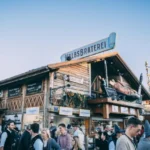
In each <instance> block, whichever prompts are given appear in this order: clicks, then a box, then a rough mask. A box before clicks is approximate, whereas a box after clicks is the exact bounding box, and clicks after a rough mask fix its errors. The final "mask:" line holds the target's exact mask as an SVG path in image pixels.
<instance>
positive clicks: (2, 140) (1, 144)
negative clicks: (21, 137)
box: [0, 129, 11, 147]
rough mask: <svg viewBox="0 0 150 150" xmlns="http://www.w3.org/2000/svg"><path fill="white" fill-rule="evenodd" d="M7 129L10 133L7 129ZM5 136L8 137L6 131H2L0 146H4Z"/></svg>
mask: <svg viewBox="0 0 150 150" xmlns="http://www.w3.org/2000/svg"><path fill="white" fill-rule="evenodd" d="M7 130H8V131H9V132H10V133H11V131H10V130H9V129H7ZM7 137H8V135H7V132H3V133H2V136H1V140H0V147H4V145H5V142H6V139H7Z"/></svg>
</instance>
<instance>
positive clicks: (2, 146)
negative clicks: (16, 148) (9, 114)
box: [0, 120, 15, 150]
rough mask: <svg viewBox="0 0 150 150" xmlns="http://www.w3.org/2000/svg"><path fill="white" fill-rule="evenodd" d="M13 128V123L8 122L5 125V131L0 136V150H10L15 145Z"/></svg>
mask: <svg viewBox="0 0 150 150" xmlns="http://www.w3.org/2000/svg"><path fill="white" fill-rule="evenodd" d="M14 128H15V123H14V121H12V120H10V121H9V122H8V123H7V126H6V130H5V131H4V132H3V133H2V135H1V141H0V150H12V146H13V144H14V143H15V136H14V135H15V134H14Z"/></svg>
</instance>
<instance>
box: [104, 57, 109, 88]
mask: <svg viewBox="0 0 150 150" xmlns="http://www.w3.org/2000/svg"><path fill="white" fill-rule="evenodd" d="M104 67H105V78H106V87H108V71H107V61H106V60H104Z"/></svg>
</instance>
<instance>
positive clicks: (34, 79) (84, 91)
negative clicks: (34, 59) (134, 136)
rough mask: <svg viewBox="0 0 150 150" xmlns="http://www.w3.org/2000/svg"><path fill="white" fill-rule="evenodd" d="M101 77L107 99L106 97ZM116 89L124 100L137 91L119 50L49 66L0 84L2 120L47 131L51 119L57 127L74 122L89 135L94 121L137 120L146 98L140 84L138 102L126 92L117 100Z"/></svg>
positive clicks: (137, 88) (110, 122)
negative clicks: (132, 118)
mask: <svg viewBox="0 0 150 150" xmlns="http://www.w3.org/2000/svg"><path fill="white" fill-rule="evenodd" d="M103 79H105V81H106V85H105V86H106V87H107V89H108V90H109V91H112V92H111V95H108V94H106V93H107V91H105V90H106V88H105V86H104V84H102V82H103ZM116 84H117V85H119V86H115V85H116ZM118 87H119V88H120V87H121V88H120V89H121V90H123V92H125V93H127V94H126V95H127V96H128V94H129V93H130V94H131V93H137V91H138V90H139V80H138V79H137V78H136V77H135V75H134V74H133V72H132V71H131V70H130V69H129V67H128V66H127V65H126V63H125V62H124V61H123V59H122V58H121V57H120V55H119V54H118V53H117V52H107V53H101V54H99V55H95V56H91V57H86V58H82V59H78V60H71V61H66V62H60V63H56V64H50V65H48V66H45V67H41V68H38V69H35V70H31V71H29V72H26V73H23V74H21V75H18V76H15V77H12V78H9V79H6V80H3V81H0V91H1V92H2V94H0V112H1V120H2V118H3V116H4V115H5V116H6V119H7V120H8V119H13V117H14V115H15V114H18V116H20V120H19V121H20V123H22V128H24V126H25V125H27V124H29V123H32V122H39V123H40V124H41V126H44V127H48V125H49V122H50V120H53V121H54V123H55V124H56V125H58V124H59V123H62V122H64V123H66V125H67V124H70V123H72V122H78V123H80V124H82V125H83V126H84V127H85V132H86V133H87V134H91V132H92V130H93V125H95V126H96V125H97V124H98V123H102V124H105V125H107V124H111V125H112V124H113V123H118V124H119V125H120V126H121V127H122V128H123V127H125V122H126V119H127V118H128V117H130V116H137V117H139V118H140V117H141V115H140V114H141V110H142V109H143V105H142V104H141V103H140V101H141V100H149V99H150V96H149V94H148V92H147V91H146V89H145V88H144V87H143V86H141V89H140V90H141V97H140V98H142V99H139V101H135V100H129V99H128V98H127V99H126V98H125V96H124V94H121V95H120V96H119V97H118V96H117V95H115V94H116V89H115V88H118ZM114 93H115V94H114ZM137 94H138V93H137ZM20 125H21V124H20ZM20 128H21V127H20Z"/></svg>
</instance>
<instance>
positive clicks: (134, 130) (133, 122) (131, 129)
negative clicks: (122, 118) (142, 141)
mask: <svg viewBox="0 0 150 150" xmlns="http://www.w3.org/2000/svg"><path fill="white" fill-rule="evenodd" d="M141 129H142V122H141V121H140V120H139V119H138V118H136V117H131V118H130V119H129V120H128V122H127V129H126V132H127V131H128V133H129V134H130V136H131V137H135V136H137V135H138V134H139V132H140V131H141Z"/></svg>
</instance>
